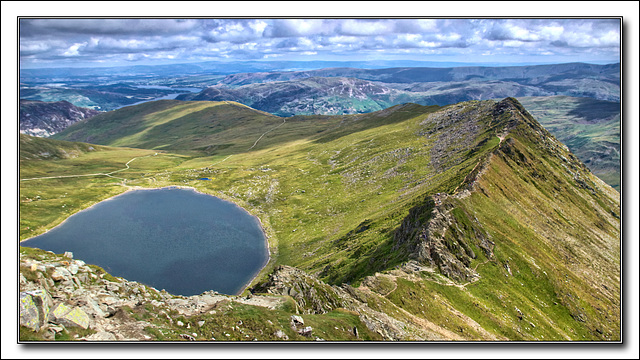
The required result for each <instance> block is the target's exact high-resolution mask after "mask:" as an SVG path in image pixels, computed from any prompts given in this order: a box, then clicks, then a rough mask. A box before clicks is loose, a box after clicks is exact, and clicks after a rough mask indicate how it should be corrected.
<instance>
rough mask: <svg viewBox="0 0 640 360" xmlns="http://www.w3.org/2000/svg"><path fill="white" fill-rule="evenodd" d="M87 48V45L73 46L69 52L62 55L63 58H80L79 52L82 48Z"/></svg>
mask: <svg viewBox="0 0 640 360" xmlns="http://www.w3.org/2000/svg"><path fill="white" fill-rule="evenodd" d="M85 46H87V43H81V44H80V43H76V44H73V45H71V46H69V48H68V49H67V51H65V52H63V53H62V55H63V56H78V55H80V53H79V52H78V50H79V49H80V48H82V47H85Z"/></svg>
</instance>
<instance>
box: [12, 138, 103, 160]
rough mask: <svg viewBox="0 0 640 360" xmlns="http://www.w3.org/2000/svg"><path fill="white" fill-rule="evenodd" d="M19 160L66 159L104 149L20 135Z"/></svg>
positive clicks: (96, 146)
mask: <svg viewBox="0 0 640 360" xmlns="http://www.w3.org/2000/svg"><path fill="white" fill-rule="evenodd" d="M19 147H20V160H35V159H67V158H73V157H77V156H78V155H80V154H83V153H87V152H91V151H99V150H103V149H105V148H104V147H103V146H98V145H91V144H86V143H78V142H68V141H57V140H53V139H42V138H36V137H33V136H30V135H27V134H20V145H19Z"/></svg>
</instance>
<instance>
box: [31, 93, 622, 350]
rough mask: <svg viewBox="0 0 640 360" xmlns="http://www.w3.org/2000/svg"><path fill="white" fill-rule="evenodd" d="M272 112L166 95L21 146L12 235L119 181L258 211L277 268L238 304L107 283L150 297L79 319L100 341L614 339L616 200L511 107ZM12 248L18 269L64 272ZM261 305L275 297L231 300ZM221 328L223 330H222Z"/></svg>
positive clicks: (89, 200) (510, 103)
mask: <svg viewBox="0 0 640 360" xmlns="http://www.w3.org/2000/svg"><path fill="white" fill-rule="evenodd" d="M285 119H286V121H283V118H280V117H277V116H274V115H271V114H268V113H264V112H261V111H258V110H255V109H252V108H249V107H247V106H245V105H242V104H238V103H233V102H228V101H223V102H210V101H205V102H198V101H188V102H182V101H178V100H163V101H158V102H148V103H144V104H140V105H136V106H132V107H126V108H122V109H119V110H116V111H113V112H109V113H104V114H100V115H97V116H95V117H92V118H90V119H88V120H85V121H81V122H78V123H76V124H74V125H71V126H69V127H68V128H67V129H65V130H64V131H62V132H60V133H58V134H56V135H55V136H54V138H55V139H40V138H33V137H27V135H21V164H20V177H21V179H33V178H40V179H33V180H28V181H21V182H20V202H21V203H20V211H21V215H20V238H21V239H26V238H29V237H32V236H34V235H37V234H39V233H42V232H44V231H46V229H49V228H51V227H53V226H55V225H56V224H58V223H60V222H61V221H62V220H64V219H65V218H66V217H68V216H69V215H70V214H72V213H74V212H77V211H80V210H82V209H84V208H87V207H89V206H90V205H92V204H95V203H96V202H99V201H101V200H103V199H106V198H109V197H111V196H113V195H115V194H119V193H122V192H124V191H126V190H127V189H128V188H132V187H143V188H158V187H164V186H186V187H191V188H194V189H196V190H197V191H199V192H203V193H206V194H211V195H215V196H218V197H220V198H222V199H227V200H230V201H232V202H234V203H236V204H238V205H240V206H242V207H243V208H245V209H246V210H247V211H249V212H250V213H252V214H253V215H256V216H257V217H258V218H260V220H261V223H262V224H263V227H264V229H265V233H266V235H267V238H268V241H269V245H270V247H269V248H270V251H271V260H270V262H269V264H267V266H266V267H265V268H264V269H263V271H262V272H261V273H260V274H259V275H258V276H257V277H256V279H255V280H254V281H253V282H252V284H251V285H250V286H249V289H248V290H247V291H246V292H245V293H243V294H242V296H241V297H235V298H234V297H225V296H222V295H216V297H215V300H213V299H212V300H206V301H205V300H203V299H204V298H203V296H204V295H200V297H191V298H184V299H183V300H185V301H186V302H193V301H195V302H201V303H202V304H203V307H202V308H199V307H197V310H193V311H190V312H185V311H184V310H182V311H179V310H177V308H174V307H173V305H169V304H172V303H173V302H172V301H170V299H176V303H178V302H180V301H182V300H180V301H178V299H181V298H180V297H178V296H175V295H171V294H164V295H161V297H162V299H163V300H160V301H158V299H159V298H157V296H156V295H153V294H154V293H155V292H154V290H153V289H151V288H148V287H144V285H142V284H140V285H135V284H131V283H130V282H127V281H126V280H123V279H116V278H110V279H109V280H108V281H110V282H115V283H119V284H129V285H126V286H128V287H131V286H134V287H138V288H139V289H145V290H144V291H143V290H139V291H141V293H140V294H143V293H146V294H148V295H135V294H134V295H133V296H134V298H135V299H136V300H135V303H131V304H129V305H126V306H129V309H131V312H130V313H129V315H127V316H118V317H114V318H111V317H109V316H102V315H100V314H99V313H97V312H95V311H94V313H92V314H93V315H91V319H95V320H92V321H94V322H96V324H97V322H98V321H99V322H100V324H103V325H100V326H97V325H96V326H94V327H93V329H94V330H93V331H94V332H95V331H98V330H99V331H98V332H110V333H111V334H112V335H114V336H124V335H122V334H124V333H121V332H119V331H117V330H109V329H118V326H124V325H123V324H125V323H127V324H130V323H131V322H132V321H133V320H131V319H132V318H133V319H140V320H137V321H142V320H143V319H144V321H145V325H144V326H142V327H141V328H138V330H137V331H136V332H135V333H134V334H133V333H132V335H131V336H133V337H134V338H136V339H140V340H145V339H146V340H149V339H155V340H189V339H190V338H189V337H191V338H193V339H194V340H196V339H197V340H211V337H213V338H216V339H220V336H224V337H228V338H229V339H231V340H234V339H235V340H244V339H247V340H252V339H254V338H255V339H258V340H267V339H281V340H283V339H285V335H286V339H295V340H314V339H316V338H318V339H323V340H357V339H364V340H366V339H373V340H381V339H385V340H504V339H511V340H543V341H544V340H569V339H571V340H616V339H619V332H620V283H619V281H620V278H619V274H620V242H619V238H620V215H621V214H620V200H619V194H618V193H617V192H616V191H615V190H613V189H612V188H611V187H609V186H608V185H606V184H605V183H604V182H602V181H601V180H600V179H598V178H596V177H595V176H593V175H592V174H591V172H590V171H589V170H588V169H587V168H586V167H585V166H584V165H583V164H582V163H581V162H580V160H578V158H576V156H574V155H573V154H572V153H571V152H570V151H569V150H568V149H567V147H566V146H565V145H563V144H562V143H560V142H559V141H558V140H556V139H555V138H554V137H553V136H551V134H550V133H549V132H548V131H547V130H545V129H544V128H543V127H542V126H541V125H540V124H539V123H538V122H537V121H536V120H535V119H534V118H533V117H531V115H529V113H528V112H527V111H526V110H525V108H524V107H523V106H522V105H521V104H520V103H519V102H518V101H517V100H515V99H513V98H506V99H503V100H500V101H470V102H464V103H460V104H454V105H448V106H443V107H440V106H422V105H417V104H404V105H396V106H393V107H390V108H388V109H384V110H380V111H377V112H372V113H367V114H352V115H335V116H326V115H306V116H303V115H297V116H292V117H288V118H285ZM23 137H24V140H23ZM69 140H71V141H82V142H90V143H91V144H96V145H87V144H83V143H75V142H68V141H69ZM23 141H24V143H25V144H29V146H24V147H23V145H22V142H23ZM23 150H24V152H23ZM45 153H46V154H49V155H44V154H45ZM50 154H54V156H52V155H50ZM156 154H157V155H156ZM134 158H135V159H136V160H135V161H131V160H132V159H134ZM125 164H126V166H125ZM116 171H118V172H117V173H116V174H117V177H118V178H113V177H109V176H78V175H86V174H99V175H104V174H113V173H115V172H116ZM68 175H73V176H76V177H65V178H62V177H60V178H54V177H58V176H68ZM45 177H47V178H46V179H45ZM201 178H208V179H211V180H210V181H202V180H199V179H201ZM21 254H22V255H21V257H22V259H23V260H21V261H22V262H24V264H25V266H27V265H26V262H27V261H31V262H33V261H39V262H47V263H49V264H55V263H56V261H57V263H58V265H52V266H53V268H58V267H64V266H66V265H64V264H62V263H61V262H60V259H57V257H56V256H54V255H52V254H49V253H39V252H32V251H31V250H28V249H27V248H22V250H21ZM29 259H30V260H29ZM56 259H57V260H56ZM29 266H31V265H29ZM29 266H27V267H29ZM45 268H47V266H45ZM31 269H34V267H31ZM35 269H36V270H33V271H34V272H33V273H32V275H30V277H29V278H25V280H24V282H23V286H25V288H34V289H35V288H37V287H38V286H44V287H45V288H46V289H48V290H47V291H49V292H50V293H58V292H61V293H65V292H67V293H69V294H72V293H75V292H78V294H80V293H82V294H83V295H82V296H89V297H90V298H93V293H92V292H91V290H90V289H91V288H90V286H88V285H82V284H81V286H77V284H76V285H74V283H73V281H75V280H73V279H72V277H69V279H68V280H70V281H71V283H68V282H65V281H67V280H65V279H60V280H55V279H52V278H51V277H50V276H51V274H50V272H48V271H44V272H41V271H40V270H37V269H39V267H38V266H36V267H35ZM26 273H27V272H26V270H25V274H26ZM38 274H40V275H38ZM25 276H26V275H25ZM37 279H41V280H37ZM49 279H51V280H49ZM103 279H106V278H104V277H103ZM72 280H73V281H72ZM38 281H39V282H38ZM100 281H102V280H98V283H99V282H100ZM105 281H106V280H105ZM38 283H40V284H41V285H38ZM92 286H93V285H92ZM119 286H120V287H122V286H123V285H119ZM83 289H84V290H83ZM125 294H129V292H128V290H127V292H125V293H122V295H115V294H112V296H116V297H119V296H129V295H125ZM257 297H264V299H272V300H265V301H267V303H268V302H269V301H272V302H277V301H280V300H277V299H281V300H282V305H280V306H276V307H275V308H271V309H270V308H268V307H264V306H260V305H255V304H253V305H252V304H241V303H242V302H245V300H243V299H245V298H246V299H255V298H257ZM73 299H76V298H75V297H73V296H72V297H71V303H69V305H70V306H76V307H77V308H78V309H80V310H82V311H84V312H85V313H86V314H89V313H91V311H90V310H89V309H87V308H86V307H85V305H83V303H81V302H76V300H73ZM78 299H79V298H78ZM121 299H122V301H125V298H124V297H122V298H121ZM152 299H156V302H152ZM94 300H95V301H97V306H98V307H102V305H101V304H104V305H105V310H106V309H107V308H106V307H108V306H112V308H113V309H114V310H116V309H115V308H114V307H113V305H108V304H106V303H103V302H102V300H99V299H97V298H95V299H94ZM113 304H120V305H118V306H124V305H125V302H114V303H113ZM121 309H123V311H125V312H126V311H129V310H126V308H125V307H122V308H121ZM103 312H104V311H103ZM162 312H164V313H167V314H173V315H171V316H169V317H168V318H169V319H170V320H169V321H168V322H167V319H166V318H161V317H160V316H158V314H161V313H162ZM179 314H181V315H179ZM212 314H215V316H214V315H212ZM256 314H259V315H256ZM294 315H295V316H302V318H304V320H303V323H304V325H305V326H310V327H311V328H312V330H309V331H310V332H309V333H307V332H305V330H303V327H302V326H301V325H300V323H297V321H298V320H297V319H296V318H294V317H293V316H294ZM87 316H89V315H87ZM176 316H182V318H178V317H176ZM255 316H258V317H259V318H260V319H263V320H264V319H270V321H271V323H272V325H273V327H271V325H261V326H258V325H256V324H255V323H254V322H252V321H254V320H251V319H255ZM177 319H180V324H182V325H180V324H179V323H177V322H176V320H177ZM311 319H313V320H311ZM200 321H204V322H203V324H205V325H197V326H198V327H199V328H200V330H198V331H197V332H195V333H196V335H193V334H190V332H189V334H190V335H188V336H187V337H185V336H182V334H186V333H185V330H184V327H186V326H187V325H188V324H191V327H192V328H193V329H195V327H196V323H197V324H200ZM134 322H135V321H134ZM289 322H291V324H289ZM214 323H215V324H218V325H219V326H218V325H216V326H214V327H208V326H209V325H206V324H214ZM223 323H224V324H227V325H228V324H235V325H234V329H235V330H234V331H235V332H232V333H229V332H227V333H228V334H229V336H227V335H226V334H222V333H219V331H220V329H222V327H220V326H223V327H224V326H227V325H222V324H223ZM261 323H262V324H264V321H262V322H261ZM105 324H110V325H109V326H106V325H105ZM238 324H240V325H238ZM251 324H252V325H251ZM346 324H348V326H347V325H346ZM345 326H347V330H348V329H351V330H350V334H351V335H347V333H346V332H344V330H345ZM45 328H46V326H44V324H43V328H42V329H45ZM89 328H91V327H89ZM334 328H335V329H334ZM354 328H355V329H357V330H353V329H354ZM42 329H40V327H38V330H37V331H42V332H41V334H46V333H47V330H46V329H45V330H42ZM74 329H76V328H75V327H73V326H70V327H67V328H65V330H62V332H60V333H56V334H58V335H55V336H59V335H60V336H61V334H71V332H73V331H76V330H74ZM95 329H98V330H95ZM332 329H333V330H332ZM23 330H24V336H35V337H36V338H37V337H38V336H42V335H37V334H36V333H37V331H36V332H33V333H32V332H31V331H33V330H28V329H23ZM338 330H340V331H338ZM28 334H31V335H28ZM92 334H93V333H92V332H91V331H89V333H87V332H85V333H79V336H87V337H88V336H93V335H92ZM118 334H120V335H118ZM102 335H104V334H102ZM244 335H249V336H248V337H244ZM65 336H67V335H65ZM105 336H107V335H105ZM109 336H110V335H109ZM147 337H149V339H147ZM125 338H126V337H125Z"/></svg>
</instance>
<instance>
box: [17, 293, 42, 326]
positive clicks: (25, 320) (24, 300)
mask: <svg viewBox="0 0 640 360" xmlns="http://www.w3.org/2000/svg"><path fill="white" fill-rule="evenodd" d="M20 325H22V326H26V327H28V328H30V329H31V330H33V331H38V330H40V315H39V314H38V306H37V305H36V303H35V301H34V300H33V297H32V296H31V295H29V294H27V293H24V292H21V293H20Z"/></svg>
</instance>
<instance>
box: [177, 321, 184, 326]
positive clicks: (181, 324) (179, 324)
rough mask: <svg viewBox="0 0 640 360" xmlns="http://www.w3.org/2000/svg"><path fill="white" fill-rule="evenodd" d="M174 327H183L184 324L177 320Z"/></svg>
mask: <svg viewBox="0 0 640 360" xmlns="http://www.w3.org/2000/svg"><path fill="white" fill-rule="evenodd" d="M176 325H178V326H184V323H183V322H182V321H180V320H178V321H176Z"/></svg>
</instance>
